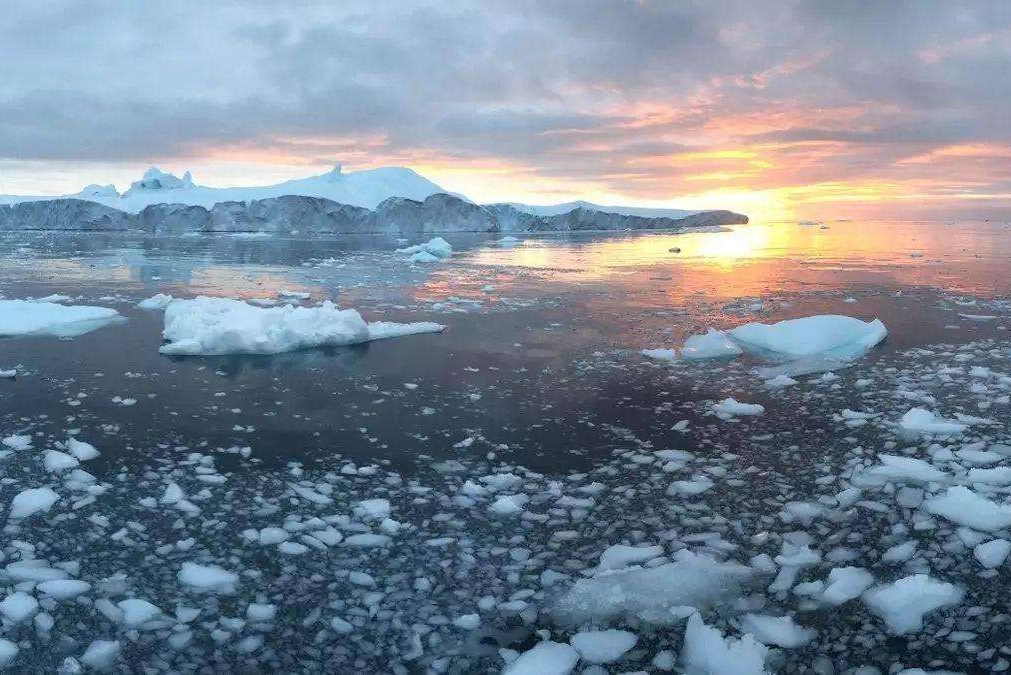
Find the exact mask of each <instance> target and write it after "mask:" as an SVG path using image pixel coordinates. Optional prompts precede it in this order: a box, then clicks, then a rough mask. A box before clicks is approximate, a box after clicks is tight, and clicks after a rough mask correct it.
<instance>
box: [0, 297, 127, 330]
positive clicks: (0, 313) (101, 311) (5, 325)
mask: <svg viewBox="0 0 1011 675" xmlns="http://www.w3.org/2000/svg"><path fill="white" fill-rule="evenodd" d="M117 318H119V312H117V311H116V310H114V309H109V308H107V307H89V306H87V305H71V306H68V305H57V304H55V303H51V302H28V301H26V300H0V337H3V336H8V335H55V336H57V337H73V336H75V335H83V334H84V333H88V332H90V331H93V330H95V329H97V328H101V327H102V326H105V325H106V324H108V323H110V322H112V321H115V320H116V319H117Z"/></svg>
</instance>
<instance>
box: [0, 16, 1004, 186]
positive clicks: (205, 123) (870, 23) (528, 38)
mask: <svg viewBox="0 0 1011 675" xmlns="http://www.w3.org/2000/svg"><path fill="white" fill-rule="evenodd" d="M3 13H4V18H3V20H2V21H0V57H2V65H0V160H7V161H10V160H18V161H25V162H29V161H36V160H46V161H60V160H71V161H89V162H124V161H131V162H133V161H148V160H150V161H155V160H159V161H164V160H166V159H172V158H191V157H199V156H200V154H201V152H204V151H206V150H207V149H208V148H212V149H213V148H216V147H221V146H229V147H246V148H257V149H262V150H271V149H275V150H277V151H278V152H283V153H287V154H289V155H291V154H293V153H294V154H298V152H299V147H303V148H304V149H303V150H302V152H303V153H304V157H303V158H302V159H304V161H306V162H314V161H317V160H318V159H319V154H318V153H319V152H320V151H321V150H325V149H326V148H329V147H332V148H335V149H338V150H339V149H340V148H342V147H346V143H347V142H349V141H351V142H353V141H354V139H356V138H360V139H370V142H372V143H374V139H376V138H379V139H382V142H381V143H380V144H379V145H378V146H370V147H375V149H376V152H378V153H379V154H381V155H383V156H396V157H410V156H411V154H412V153H416V152H424V153H425V156H427V157H431V156H433V155H442V156H444V157H448V158H499V159H501V160H502V161H506V162H513V163H516V164H520V165H523V166H525V167H532V168H533V170H534V171H536V172H537V173H539V174H541V175H543V176H545V177H547V178H561V179H566V180H570V179H575V178H576V177H577V176H579V175H582V176H583V177H584V178H587V179H598V180H599V184H600V185H601V186H602V187H604V188H607V189H612V190H614V191H618V192H621V191H623V190H626V189H627V188H629V186H631V185H632V184H633V183H635V182H637V181H638V182H641V184H642V185H647V186H650V189H653V188H654V187H657V186H662V185H663V180H664V179H665V177H671V176H673V177H677V176H680V175H681V173H682V171H681V169H676V170H675V169H671V168H670V167H669V166H667V167H665V166H664V164H663V163H662V162H659V161H656V160H659V159H661V158H663V157H664V156H669V157H671V158H674V160H675V163H676V158H677V157H678V156H679V155H684V154H685V153H697V152H699V151H700V150H704V149H706V148H728V147H735V146H749V145H754V144H769V145H777V144H779V145H783V144H804V143H819V142H822V143H838V144H845V145H846V146H847V148H848V153H847V155H848V156H839V157H835V158H827V159H825V160H824V162H825V163H826V166H823V167H819V171H818V175H819V177H821V176H825V177H826V178H825V179H829V177H831V175H832V172H833V170H835V171H836V173H837V174H838V175H839V176H840V177H842V178H844V179H851V178H854V177H859V176H863V175H868V172H869V171H870V167H872V166H877V167H878V169H880V165H881V164H882V163H884V164H885V165H886V166H888V165H892V164H895V163H896V162H900V161H901V160H903V159H904V158H908V157H910V156H913V155H916V154H920V153H924V152H928V151H929V150H930V149H931V148H933V147H936V146H939V145H943V144H959V143H1008V142H1011V127H1009V125H1008V124H1007V122H1006V118H1007V111H1008V110H1011V78H1009V77H1007V72H1008V68H1009V66H1011V3H1008V2H1006V1H1005V0H999V1H993V2H986V1H974V2H930V1H926V0H916V1H913V0H910V1H908V2H906V1H895V2H878V1H871V0H867V1H851V2H836V1H835V0H808V1H801V0H796V1H785V2H770V3H764V2H761V3H757V2H745V1H743V0H730V1H728V2H720V3H696V2H668V1H661V0H639V1H637V2H633V1H623V0H554V1H549V2H543V1H540V0H510V1H506V0H471V1H459V2H452V1H441V2H412V1H408V0H403V1H393V0H386V1H380V2H376V1H375V0H373V1H372V2H345V3H332V2H323V1H319V2H312V1H309V0H306V1H304V2H298V3H288V4H287V5H284V4H282V3H275V2H266V1H256V0H252V1H245V2H238V1H227V0H225V1H219V2H215V3H206V2H195V1H184V2H175V3H121V2H113V1H111V0H83V1H82V0H73V1H72V0H65V1H59V0H51V1H43V2H40V1H39V0H8V2H6V3H4V8H3ZM313 138H315V139H319V140H318V141H316V142H312V143H305V144H303V145H302V146H300V145H299V144H298V143H293V142H292V141H291V139H313ZM327 139H329V140H327ZM735 161H736V160H735ZM738 164H740V162H739V161H736V163H735V162H730V163H728V164H726V165H725V166H724V167H723V170H725V171H730V170H734V169H737V168H740V167H739V166H738ZM713 168H714V170H717V169H719V167H716V166H714V167H713ZM749 171H751V169H749ZM777 172H778V173H777ZM752 173H754V172H753V171H752ZM880 173H881V172H880V171H876V172H875V174H876V175H877V174H880ZM749 175H750V174H749ZM767 176H773V177H778V178H777V179H778V180H784V181H787V180H788V179H787V177H786V172H784V171H783V170H782V167H778V168H776V167H770V168H768V173H767ZM795 182H796V180H792V182H791V184H793V183H795ZM633 191H634V190H633ZM670 191H672V192H675V191H676V190H673V189H671V190H670ZM658 196H660V195H658Z"/></svg>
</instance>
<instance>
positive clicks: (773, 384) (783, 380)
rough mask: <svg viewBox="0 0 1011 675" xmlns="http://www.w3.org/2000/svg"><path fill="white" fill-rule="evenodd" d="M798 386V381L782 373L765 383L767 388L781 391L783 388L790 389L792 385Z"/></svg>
mask: <svg viewBox="0 0 1011 675" xmlns="http://www.w3.org/2000/svg"><path fill="white" fill-rule="evenodd" d="M794 384H797V380H795V379H793V378H792V377H790V376H789V375H787V374H785V373H780V374H779V375H776V376H775V377H772V378H769V379H768V380H766V381H765V386H766V387H769V388H770V389H780V388H782V387H789V386H791V385H794Z"/></svg>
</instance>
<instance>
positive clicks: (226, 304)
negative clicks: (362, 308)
mask: <svg viewBox="0 0 1011 675" xmlns="http://www.w3.org/2000/svg"><path fill="white" fill-rule="evenodd" d="M444 328H445V326H442V325H441V324H437V323H430V322H419V323H406V324H402V323H389V322H375V323H371V324H370V323H367V322H366V321H365V320H364V319H362V317H361V315H360V314H359V313H358V312H357V311H355V310H353V309H344V310H339V309H337V307H336V305H334V304H333V303H332V302H330V301H326V302H324V303H323V304H322V305H320V306H319V307H293V306H291V305H286V306H283V307H270V308H262V307H253V306H252V305H250V304H247V303H245V302H241V301H239V300H229V299H227V298H207V297H202V296H201V297H198V298H195V299H193V300H173V301H172V302H171V303H170V304H169V305H168V307H166V309H165V328H164V330H163V331H162V335H163V337H164V338H165V339H166V340H167V341H168V344H164V345H162V346H161V348H160V350H159V351H160V352H161V353H162V354H176V355H214V354H277V353H280V352H289V351H295V350H298V349H309V348H313V347H324V346H340V345H350V344H357V343H361V342H368V341H370V340H379V339H383V338H389V337H399V336H402V335H411V334H415V333H437V332H440V331H442V330H443V329H444Z"/></svg>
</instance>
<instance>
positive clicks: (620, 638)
mask: <svg viewBox="0 0 1011 675" xmlns="http://www.w3.org/2000/svg"><path fill="white" fill-rule="evenodd" d="M637 641H638V638H636V636H635V633H630V632H628V631H627V630H614V629H611V630H591V631H585V632H582V633H576V634H575V635H573V636H572V639H571V640H569V644H571V645H572V646H573V647H575V649H576V651H577V652H579V657H580V658H581V659H583V660H584V661H587V662H589V663H613V662H615V661H617V660H618V659H620V658H621V657H622V656H623V655H624V654H625V652H627V651H628V650H630V649H632V647H635V643H636V642H637Z"/></svg>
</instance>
